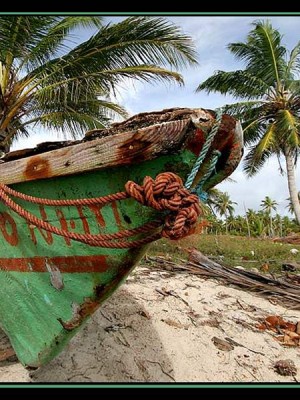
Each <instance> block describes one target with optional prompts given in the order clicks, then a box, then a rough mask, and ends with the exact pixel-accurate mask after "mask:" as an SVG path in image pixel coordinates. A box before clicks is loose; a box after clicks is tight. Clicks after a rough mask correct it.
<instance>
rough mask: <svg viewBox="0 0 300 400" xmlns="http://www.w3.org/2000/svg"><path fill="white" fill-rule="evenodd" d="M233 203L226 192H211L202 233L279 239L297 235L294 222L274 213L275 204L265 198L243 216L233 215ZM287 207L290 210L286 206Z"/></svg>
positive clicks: (299, 229) (289, 207)
mask: <svg viewBox="0 0 300 400" xmlns="http://www.w3.org/2000/svg"><path fill="white" fill-rule="evenodd" d="M287 200H289V199H287ZM236 204H237V203H235V202H233V201H232V200H231V199H230V196H229V194H228V193H226V192H221V191H219V190H218V189H213V190H212V191H211V193H210V196H209V199H208V203H207V207H206V211H205V213H206V219H207V224H206V225H205V228H204V230H205V232H206V233H208V234H230V235H239V236H248V237H277V236H279V237H283V236H287V235H289V234H291V233H293V232H300V227H299V225H298V223H297V221H296V220H295V219H293V218H290V217H288V216H281V215H280V214H278V213H277V206H278V204H277V202H276V201H275V200H272V199H271V198H270V197H269V196H266V197H265V198H264V199H263V200H262V201H261V204H260V209H259V210H258V211H255V210H253V209H251V208H248V209H246V210H245V214H244V215H235V214H234V211H235V208H234V206H235V205H236ZM287 208H288V210H289V211H290V212H291V211H292V210H291V205H290V204H289V205H288V206H287Z"/></svg>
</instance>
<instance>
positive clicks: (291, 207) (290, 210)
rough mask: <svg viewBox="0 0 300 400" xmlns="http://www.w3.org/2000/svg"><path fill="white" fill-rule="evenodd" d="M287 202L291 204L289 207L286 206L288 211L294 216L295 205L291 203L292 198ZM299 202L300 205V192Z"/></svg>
mask: <svg viewBox="0 0 300 400" xmlns="http://www.w3.org/2000/svg"><path fill="white" fill-rule="evenodd" d="M286 200H287V201H288V202H289V203H288V205H287V206H286V208H287V209H288V212H289V213H291V214H293V213H294V207H293V203H292V201H291V198H290V197H288V198H287V199H286ZM298 202H299V204H300V192H298Z"/></svg>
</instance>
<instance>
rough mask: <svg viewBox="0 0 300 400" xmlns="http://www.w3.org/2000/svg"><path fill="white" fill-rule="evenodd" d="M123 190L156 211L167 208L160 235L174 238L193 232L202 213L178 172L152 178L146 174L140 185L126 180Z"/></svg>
mask: <svg viewBox="0 0 300 400" xmlns="http://www.w3.org/2000/svg"><path fill="white" fill-rule="evenodd" d="M125 190H126V192H127V194H128V195H129V196H130V197H132V198H134V199H135V200H136V201H138V202H139V203H141V204H143V205H146V206H148V207H152V208H153V209H155V210H157V211H168V213H167V215H166V217H165V223H164V226H163V229H162V231H161V235H162V236H163V237H166V238H169V239H171V240H177V239H179V238H182V237H185V236H187V235H188V234H191V233H192V232H193V231H194V228H195V226H196V222H197V219H198V217H199V215H200V214H201V208H200V205H199V199H198V197H197V196H196V195H194V194H191V193H190V191H189V190H187V189H186V188H185V187H184V186H183V182H182V180H181V178H180V177H179V176H178V175H176V174H174V173H172V172H163V173H161V174H159V175H157V177H156V178H155V179H153V178H151V177H150V176H146V177H145V178H144V181H143V186H140V185H137V184H136V183H135V182H132V181H128V182H127V183H126V185H125Z"/></svg>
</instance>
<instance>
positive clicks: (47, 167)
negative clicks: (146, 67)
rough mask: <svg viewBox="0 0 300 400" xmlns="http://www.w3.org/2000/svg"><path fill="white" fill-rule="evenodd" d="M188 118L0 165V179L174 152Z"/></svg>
mask: <svg viewBox="0 0 300 400" xmlns="http://www.w3.org/2000/svg"><path fill="white" fill-rule="evenodd" d="M190 122H191V119H190V118H186V119H183V120H177V121H170V122H166V123H162V124H159V125H154V126H150V127H146V128H142V129H138V130H136V131H135V132H132V131H131V132H124V133H121V134H117V135H112V136H107V137H104V138H101V139H95V140H93V141H89V142H84V143H80V144H76V145H74V146H70V147H65V148H61V149H58V150H53V151H49V152H46V153H42V154H39V155H35V156H31V157H26V158H22V159H19V160H14V161H10V162H7V163H3V164H0V177H1V178H0V181H1V182H2V183H5V184H13V183H18V182H24V181H33V180H36V179H45V178H52V177H57V176H62V175H71V174H76V173H81V172H86V171H91V170H98V169H102V168H107V167H112V166H122V165H129V164H131V163H138V162H142V161H146V160H150V159H153V158H155V157H157V156H158V155H159V154H168V153H170V152H176V150H179V149H180V148H181V147H182V144H183V143H182V142H183V141H184V140H185V139H186V138H185V133H186V131H187V129H188V126H189V125H190Z"/></svg>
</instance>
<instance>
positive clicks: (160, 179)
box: [0, 109, 222, 249]
mask: <svg viewBox="0 0 300 400" xmlns="http://www.w3.org/2000/svg"><path fill="white" fill-rule="evenodd" d="M221 118H222V110H221V109H219V110H218V111H217V114H216V122H215V124H214V126H213V128H212V129H211V131H210V133H209V134H208V136H207V139H206V141H205V143H204V145H203V148H202V150H201V152H200V154H199V156H198V158H197V160H196V162H195V165H194V167H193V168H192V171H191V173H190V175H189V176H188V178H187V180H186V183H185V185H183V182H182V180H181V178H180V177H179V176H178V175H176V174H174V173H172V172H164V173H161V174H158V175H157V177H156V178H155V179H153V178H151V177H149V176H146V177H145V178H144V181H143V185H138V184H137V183H135V182H133V181H128V182H127V183H126V184H125V190H124V191H123V192H118V193H115V194H110V195H107V196H101V197H94V198H84V199H72V200H53V199H45V198H40V197H34V196H30V195H27V194H24V193H20V192H18V191H16V190H14V189H12V188H10V187H8V186H7V185H5V184H0V200H2V202H3V203H4V204H5V205H6V206H7V207H9V208H10V209H11V210H13V211H14V212H16V213H17V214H18V215H19V216H21V217H22V218H24V219H26V220H27V221H28V222H29V223H31V224H32V225H34V226H36V227H38V228H41V229H44V230H46V231H48V232H51V233H53V234H55V235H59V236H63V237H67V238H69V239H73V240H75V241H78V242H81V243H85V244H88V245H90V246H97V247H106V248H116V249H126V248H134V247H139V246H142V245H145V244H147V243H150V242H152V241H154V240H157V239H159V238H161V237H165V238H169V239H171V240H176V239H180V238H182V237H185V236H187V235H189V234H191V233H192V232H193V231H194V229H195V227H196V222H197V219H198V217H199V216H200V214H201V208H200V205H199V199H198V196H197V195H196V194H193V193H191V191H190V188H191V186H192V184H193V182H194V179H195V177H196V175H197V173H198V171H199V168H200V167H201V165H202V163H203V161H204V159H205V157H206V155H207V152H208V150H209V148H210V146H211V144H212V142H213V140H214V137H215V135H216V133H217V131H218V129H219V125H220V122H221ZM219 155H220V152H218V151H217V150H216V151H213V153H212V158H211V162H210V165H209V167H208V169H207V171H206V173H205V175H204V176H203V178H202V179H201V181H200V182H199V184H198V185H197V187H196V188H195V189H192V190H193V191H194V192H196V193H197V194H198V195H199V196H200V198H201V195H202V196H203V192H202V190H201V188H202V185H203V183H204V182H205V181H206V179H207V178H208V177H209V176H210V175H211V173H212V172H213V170H214V168H215V165H216V163H217V160H218V158H219ZM10 196H13V197H16V198H19V199H21V200H24V201H27V202H30V203H33V204H39V205H45V206H52V207H53V206H54V207H55V206H92V205H98V206H104V205H106V204H109V203H112V202H115V201H120V200H124V199H128V198H133V199H135V200H136V201H137V202H139V203H140V204H142V205H145V206H148V207H151V208H153V209H154V210H156V211H160V212H162V213H163V214H166V215H165V217H164V220H163V219H162V218H161V219H157V220H155V221H152V222H149V223H146V224H144V225H142V226H140V227H137V228H134V229H124V230H123V231H120V232H116V233H110V234H96V235H92V234H87V233H85V234H80V233H75V232H69V231H67V230H65V229H60V228H57V227H55V226H53V225H51V224H50V223H49V222H47V221H44V220H42V219H40V218H38V217H36V216H35V215H34V214H32V213H30V212H29V211H27V210H26V209H24V208H23V207H21V206H20V205H19V204H17V203H16V202H15V201H14V200H12V199H11V197H10ZM150 232H152V233H150ZM141 233H149V235H148V236H146V237H144V238H142V239H136V240H128V239H129V238H132V237H134V236H136V235H138V234H141Z"/></svg>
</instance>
